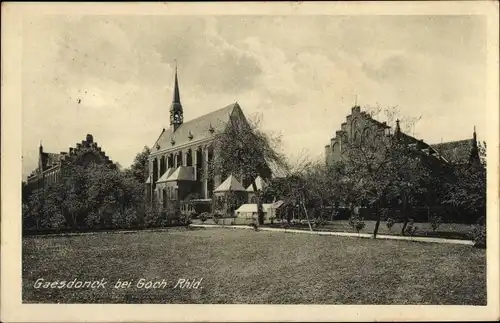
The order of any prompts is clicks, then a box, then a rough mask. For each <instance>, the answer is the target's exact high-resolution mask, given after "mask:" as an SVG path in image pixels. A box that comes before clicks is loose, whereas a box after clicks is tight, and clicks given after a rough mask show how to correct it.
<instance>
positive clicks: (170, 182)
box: [146, 69, 251, 212]
mask: <svg viewBox="0 0 500 323" xmlns="http://www.w3.org/2000/svg"><path fill="white" fill-rule="evenodd" d="M230 120H232V121H236V122H237V123H246V122H247V120H246V117H245V115H244V113H243V111H242V109H241V107H240V105H239V104H238V103H233V104H230V105H228V106H226V107H224V108H222V109H219V110H216V111H213V112H211V113H208V114H205V115H203V116H200V117H198V118H196V119H193V120H190V121H186V122H185V121H184V111H183V106H182V104H181V99H180V91H179V82H178V77H177V69H176V71H175V80H174V93H173V100H172V104H171V107H170V128H169V129H163V130H162V132H161V134H160V136H159V137H158V139H157V140H156V142H155V143H154V145H153V147H152V148H151V153H150V155H149V158H148V163H149V177H148V178H147V180H146V194H147V195H148V199H149V200H150V203H151V205H154V203H155V201H156V203H158V204H160V205H163V206H167V204H168V202H169V201H171V202H172V203H177V204H178V203H179V202H180V201H186V200H190V201H191V203H192V204H196V205H197V208H198V212H201V211H208V212H209V211H211V210H212V202H213V193H214V190H215V189H216V188H217V187H218V186H219V185H220V184H221V183H222V182H223V181H224V180H226V178H227V177H228V176H231V174H225V175H226V176H220V175H210V174H209V164H210V163H211V162H212V161H213V159H214V157H215V154H216V153H217V151H216V149H214V146H215V145H214V141H215V140H216V136H217V134H219V133H222V132H224V131H225V129H226V128H227V127H228V124H229V121H230ZM238 180H239V181H240V182H241V183H242V185H244V186H245V187H246V186H248V185H249V184H250V183H251V182H249V180H248V179H245V178H238ZM178 206H179V205H178Z"/></svg>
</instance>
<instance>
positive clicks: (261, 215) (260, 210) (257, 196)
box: [252, 180, 264, 225]
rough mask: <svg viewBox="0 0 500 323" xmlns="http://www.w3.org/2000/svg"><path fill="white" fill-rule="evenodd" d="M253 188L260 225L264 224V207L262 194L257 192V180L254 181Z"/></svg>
mask: <svg viewBox="0 0 500 323" xmlns="http://www.w3.org/2000/svg"><path fill="white" fill-rule="evenodd" d="M252 188H253V191H254V193H255V201H256V202H257V217H258V221H257V223H258V225H263V224H264V208H263V207H262V200H261V198H260V193H259V192H258V191H257V184H256V183H255V180H253V181H252Z"/></svg>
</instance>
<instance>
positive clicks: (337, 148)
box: [333, 143, 340, 153]
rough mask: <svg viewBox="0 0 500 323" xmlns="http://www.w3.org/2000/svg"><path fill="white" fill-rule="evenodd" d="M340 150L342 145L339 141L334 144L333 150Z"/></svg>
mask: <svg viewBox="0 0 500 323" xmlns="http://www.w3.org/2000/svg"><path fill="white" fill-rule="evenodd" d="M339 150H340V145H339V144H338V143H334V144H333V152H334V153H335V152H338V151H339Z"/></svg>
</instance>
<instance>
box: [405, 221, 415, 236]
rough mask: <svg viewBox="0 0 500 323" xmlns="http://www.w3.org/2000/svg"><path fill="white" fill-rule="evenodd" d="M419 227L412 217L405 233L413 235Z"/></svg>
mask: <svg viewBox="0 0 500 323" xmlns="http://www.w3.org/2000/svg"><path fill="white" fill-rule="evenodd" d="M417 230H418V227H416V226H415V221H414V220H413V219H411V220H410V221H409V222H408V224H407V226H406V229H405V234H407V235H410V236H413V235H415V233H416V232H417Z"/></svg>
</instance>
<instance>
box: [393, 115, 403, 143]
mask: <svg viewBox="0 0 500 323" xmlns="http://www.w3.org/2000/svg"><path fill="white" fill-rule="evenodd" d="M394 135H395V136H396V139H398V140H399V139H400V138H401V127H400V126H399V119H397V120H396V130H395V131H394Z"/></svg>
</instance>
